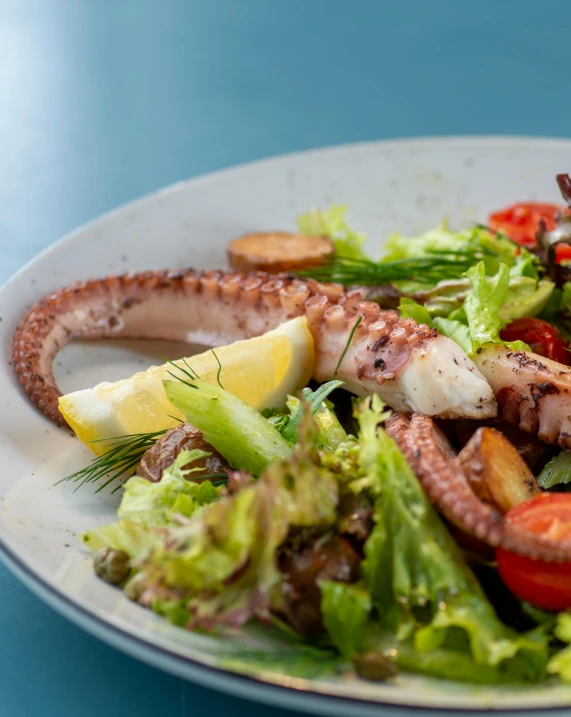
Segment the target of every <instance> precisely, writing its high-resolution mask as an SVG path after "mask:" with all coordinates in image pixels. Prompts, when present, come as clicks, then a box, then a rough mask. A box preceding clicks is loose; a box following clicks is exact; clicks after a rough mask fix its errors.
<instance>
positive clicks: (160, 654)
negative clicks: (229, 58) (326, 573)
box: [0, 134, 571, 715]
mask: <svg viewBox="0 0 571 717" xmlns="http://www.w3.org/2000/svg"><path fill="white" fill-rule="evenodd" d="M464 142H465V143H472V144H478V143H482V144H503V145H506V144H508V145H509V144H511V145H514V146H515V145H521V144H525V143H529V144H533V145H535V146H537V145H544V146H548V147H550V148H557V147H558V146H559V147H561V148H562V149H567V150H569V149H571V138H565V137H546V136H532V135H509V134H506V135H502V134H498V135H496V134H494V135H485V134H482V135H480V134H459V135H446V134H442V135H430V136H410V137H398V138H391V139H386V140H384V139H383V140H364V141H359V142H348V143H340V144H333V145H327V146H321V147H314V148H308V149H304V150H298V151H293V152H287V153H282V154H275V155H270V156H265V157H261V158H258V159H255V160H252V161H244V162H240V163H238V164H234V165H229V166H226V167H222V168H219V169H216V170H213V171H210V172H206V173H203V174H199V175H196V176H192V177H189V178H186V179H182V180H178V181H175V182H173V183H171V184H168V185H165V186H163V187H159V188H158V189H155V190H152V191H150V192H147V193H145V194H142V195H140V196H138V197H135V198H134V199H131V200H129V201H127V202H124V203H122V204H119V205H117V206H115V207H113V208H112V209H110V210H108V211H106V212H103V213H101V214H99V215H96V216H95V217H92V218H91V219H89V220H87V221H85V222H83V223H82V224H80V225H79V226H77V227H75V228H74V229H72V230H71V231H69V232H67V233H65V234H64V235H63V236H61V237H60V238H58V239H56V240H54V241H52V242H50V244H48V245H47V246H46V247H45V248H44V249H42V250H41V251H40V252H38V253H37V254H35V255H34V256H33V257H31V258H30V259H29V260H28V261H26V262H25V263H24V264H23V265H22V266H21V267H20V268H19V269H18V270H17V271H16V272H15V273H14V274H13V275H12V276H10V277H9V278H8V279H7V280H6V281H5V282H4V283H3V284H2V285H1V286H0V296H1V294H2V293H3V292H4V291H5V290H7V289H8V288H9V287H11V286H12V285H13V284H15V283H16V282H18V281H19V280H20V278H21V276H22V275H24V274H25V273H26V272H27V271H28V270H29V268H30V267H31V266H32V265H34V264H35V263H36V262H38V261H41V260H42V259H43V258H44V257H46V256H47V255H49V254H50V253H52V252H54V251H57V250H58V249H59V248H60V247H62V246H64V245H66V244H68V243H70V242H72V241H74V240H75V238H76V237H77V236H79V235H81V234H83V233H84V232H85V231H88V230H89V229H91V228H92V227H93V226H94V225H95V224H96V223H98V222H100V221H102V220H105V219H110V218H112V217H113V216H115V215H116V214H119V213H122V212H125V211H126V210H129V209H130V208H136V207H137V205H139V204H143V203H145V202H147V201H148V200H152V199H153V198H157V197H159V196H161V195H167V194H171V193H173V192H176V191H179V190H182V189H186V188H189V187H192V186H194V185H203V184H207V183H208V182H211V181H216V180H218V179H219V178H221V177H227V176H231V175H232V174H234V173H239V172H241V171H244V170H248V169H257V168H258V167H264V166H267V165H271V164H274V163H276V164H277V163H279V162H281V161H288V160H295V159H297V158H300V157H305V156H307V155H311V156H312V157H318V156H319V155H321V154H333V153H336V152H345V151H351V150H353V149H355V150H357V149H364V148H367V147H371V148H373V147H386V148H387V149H391V148H393V147H395V148H396V147H398V146H401V145H403V144H411V143H414V144H422V145H430V144H461V143H464ZM0 560H1V561H2V563H4V564H5V565H6V567H8V569H9V570H10V571H11V572H12V573H13V574H14V575H16V577H17V578H18V579H19V580H21V582H23V583H24V584H25V585H26V586H27V587H28V588H29V589H30V590H32V592H34V593H35V594H36V595H37V596H38V597H39V598H40V599H42V601H43V602H45V603H46V604H48V605H49V606H50V607H52V608H53V609H55V610H56V612H58V613H59V614H61V615H62V616H63V617H64V618H65V619H68V620H70V622H72V623H73V624H75V625H77V626H79V627H80V629H83V630H85V631H86V632H87V633H89V634H91V635H93V636H95V637H96V638H98V639H101V640H102V641H104V642H105V643H106V644H109V645H111V646H112V647H113V648H114V649H118V650H120V651H122V652H124V653H126V654H128V655H130V656H131V657H134V658H135V659H138V660H139V661H142V662H144V663H146V664H150V665H152V666H154V667H155V668H158V669H161V670H163V671H167V672H170V673H171V674H175V675H177V676H178V677H180V678H183V679H188V678H189V677H190V679H192V681H194V682H196V683H197V684H201V685H203V686H206V687H207V688H209V689H216V690H217V691H220V692H224V693H227V694H231V695H234V696H238V697H241V698H244V699H249V700H252V699H254V700H257V701H261V702H265V703H266V704H276V700H275V695H276V693H280V694H282V695H289V696H290V698H293V701H294V702H295V703H296V704H295V705H292V704H291V703H290V704H289V705H288V704H286V705H284V704H282V702H281V701H280V706H285V707H286V708H287V707H289V706H291V707H293V708H294V709H308V710H311V711H313V712H316V711H317V712H322V713H325V710H326V709H331V707H332V706H333V705H335V709H336V710H339V713H340V714H343V712H342V711H341V710H342V708H343V706H346V707H352V708H356V707H360V708H362V711H363V714H369V712H370V711H371V710H377V711H378V710H383V714H386V715H389V714H391V713H393V714H395V715H406V714H407V712H409V711H411V710H415V711H417V712H423V713H425V714H427V715H428V714H431V715H438V714H442V715H450V714H460V713H461V714H467V715H470V714H473V715H478V714H488V713H490V712H493V713H495V714H498V715H514V714H519V713H522V714H526V715H534V714H538V715H539V714H542V713H547V712H549V713H558V712H563V711H567V712H568V711H569V710H570V707H571V705H552V706H544V707H543V706H542V707H540V706H537V707H527V708H526V707H522V706H517V707H516V706H514V707H498V708H494V707H492V708H487V707H482V706H475V707H470V706H462V707H454V706H446V705H444V706H430V705H411V704H402V703H398V702H386V701H383V700H373V699H367V698H361V697H356V696H343V695H335V694H329V693H327V692H326V691H321V690H318V689H315V688H314V687H312V689H310V690H304V689H303V688H300V687H296V686H295V685H284V684H279V683H277V682H273V681H272V680H271V679H268V678H263V677H260V676H254V675H248V674H242V673H237V672H232V671H229V670H227V669H225V668H221V667H217V666H213V665H208V664H204V663H201V662H199V661H197V660H195V659H194V658H192V657H188V656H183V655H179V654H177V653H176V652H174V651H171V650H169V649H168V648H166V647H163V646H161V645H159V644H156V643H155V642H153V641H152V639H150V638H149V639H147V638H145V637H142V636H139V635H135V634H133V633H131V632H129V631H128V630H125V629H123V628H122V627H121V626H119V625H115V624H112V623H111V622H109V621H107V620H105V618H104V617H102V616H100V615H97V614H96V613H94V612H92V611H90V610H89V609H87V608H85V607H83V606H82V605H81V604H80V603H79V602H77V601H75V600H73V599H72V598H71V597H69V596H68V595H67V594H66V593H65V592H64V591H63V589H58V587H57V586H56V585H51V584H50V583H49V582H48V581H47V580H44V578H42V577H41V576H40V575H38V574H36V573H35V572H34V571H33V570H32V569H31V568H30V567H28V566H27V565H26V563H25V562H24V561H23V560H22V559H21V558H20V557H19V556H18V555H17V554H16V553H15V552H13V551H12V550H11V549H10V548H9V547H8V546H7V545H6V544H5V543H4V541H3V539H2V537H0ZM137 646H139V647H142V648H143V651H142V652H143V654H140V652H138V651H137V650H136V648H137ZM161 660H162V661H163V663H168V664H170V665H177V664H179V665H181V668H180V670H177V669H174V670H171V669H169V668H167V667H166V666H165V665H164V664H161ZM183 666H186V674H185V670H184V669H183ZM189 666H190V667H191V671H192V673H193V674H192V676H189V675H188V668H189ZM215 676H220V677H222V678H223V679H222V680H219V681H217V684H216V685H215V686H214V685H213V684H212V679H209V678H212V677H215ZM248 686H250V687H252V686H255V688H256V696H255V697H252V691H251V690H250V691H248ZM310 703H314V704H310ZM317 703H318V704H317ZM316 708H317V709H316ZM336 713H337V712H336ZM328 714H331V713H330V712H328Z"/></svg>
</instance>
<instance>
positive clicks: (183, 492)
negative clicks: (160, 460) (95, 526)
mask: <svg viewBox="0 0 571 717" xmlns="http://www.w3.org/2000/svg"><path fill="white" fill-rule="evenodd" d="M208 455H210V454H209V453H207V452H206V451H201V450H196V449H195V450H192V451H187V450H183V451H181V452H180V453H179V455H178V456H177V458H176V460H175V461H174V463H173V464H172V465H171V466H170V467H169V468H167V469H166V470H164V471H163V475H162V478H161V480H160V481H159V482H158V483H153V482H151V481H149V480H147V479H146V478H142V477H140V476H133V477H132V478H129V479H128V480H127V481H126V482H125V485H124V488H125V491H124V493H123V497H122V499H121V504H120V505H119V509H118V511H117V515H118V517H119V518H127V519H128V520H132V521H136V522H138V523H144V524H146V525H161V524H164V523H168V522H169V520H170V516H171V515H172V514H173V513H178V514H182V515H186V516H187V517H190V516H191V515H192V514H193V513H194V511H195V510H197V509H198V508H200V507H202V506H203V505H207V504H208V503H211V502H212V501H213V500H216V498H218V496H219V495H220V488H216V487H215V486H213V485H212V483H210V482H209V481H205V482H204V483H193V482H192V481H191V480H190V478H191V477H192V473H194V472H196V471H199V470H200V468H191V469H184V466H185V465H187V464H188V463H190V462H191V461H195V460H198V459H199V458H203V457H205V456H208Z"/></svg>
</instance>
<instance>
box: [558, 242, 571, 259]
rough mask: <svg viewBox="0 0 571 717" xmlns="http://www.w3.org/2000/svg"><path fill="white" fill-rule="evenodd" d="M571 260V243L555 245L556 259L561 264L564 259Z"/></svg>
mask: <svg viewBox="0 0 571 717" xmlns="http://www.w3.org/2000/svg"><path fill="white" fill-rule="evenodd" d="M570 260H571V246H570V245H569V244H556V245H555V261H556V262H557V263H558V264H559V263H561V262H562V261H570Z"/></svg>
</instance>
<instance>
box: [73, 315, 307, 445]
mask: <svg viewBox="0 0 571 717" xmlns="http://www.w3.org/2000/svg"><path fill="white" fill-rule="evenodd" d="M215 352H216V354H214V352H213V351H212V350H209V351H205V352H204V353H201V354H197V355H195V356H191V357H189V358H187V359H180V360H178V361H174V362H173V363H174V364H175V365H176V366H180V367H181V368H183V369H185V370H188V368H187V366H190V368H191V369H192V370H193V371H195V372H196V374H197V375H198V376H199V377H200V378H201V379H203V380H204V381H207V382H209V383H217V382H218V379H219V380H220V383H221V385H222V386H223V387H224V388H225V389H226V390H227V391H229V392H230V393H233V394H234V395H235V396H238V397H239V398H241V399H242V400H244V401H245V402H246V403H248V404H250V405H251V406H253V407H254V408H256V409H258V410H259V411H262V410H263V409H264V408H272V407H274V406H277V407H280V406H283V405H284V404H285V401H286V397H287V395H288V394H291V393H294V392H295V391H296V390H298V389H300V388H302V387H303V386H305V385H306V384H307V382H308V381H309V379H310V378H311V374H312V371H313V362H314V347H313V338H312V336H311V333H310V331H309V328H308V326H307V319H306V318H305V316H301V317H298V318H296V319H292V320H291V321H288V322H286V323H284V324H282V325H281V326H279V327H278V328H277V329H274V330H273V331H269V332H268V333H266V334H263V335H262V336H257V337H255V338H253V339H247V340H245V341H236V342H235V343H233V344H229V345H228V346H221V347H219V348H217V349H215ZM217 357H218V361H220V366H221V367H222V368H221V369H220V367H219V364H218V361H217V360H216V358H217ZM185 362H186V365H185ZM169 372H170V373H169ZM171 373H172V374H174V375H175V376H176V375H178V372H177V370H176V369H175V368H174V367H173V365H172V364H169V363H166V364H163V365H162V366H152V367H151V368H149V369H147V370H146V371H141V372H140V373H136V374H135V375H134V376H132V377H131V378H127V379H124V380H122V381H116V382H115V383H109V382H104V383H100V384H98V385H97V386H95V387H93V388H87V389H84V390H83V391H74V392H73V393H68V394H66V395H65V396H62V397H61V398H60V399H59V409H60V411H61V413H62V414H63V417H64V418H65V420H66V421H67V422H68V424H69V425H70V426H71V428H72V429H73V430H74V431H75V433H76V435H77V437H78V438H79V439H80V440H81V441H82V442H83V443H85V444H87V445H89V447H90V448H91V449H92V450H93V451H94V452H95V453H98V454H101V453H103V452H105V450H106V448H107V446H106V442H105V440H104V439H107V438H114V437H116V436H125V435H129V434H133V433H148V432H153V431H160V430H163V429H165V428H171V427H173V426H175V425H176V424H177V423H178V421H177V418H180V419H184V416H183V414H182V413H181V412H180V411H178V410H177V409H176V408H175V407H174V406H173V405H172V404H171V403H170V402H169V401H168V399H167V396H166V393H165V389H164V387H163V381H164V380H166V379H171V378H172V376H171ZM218 374H220V375H218ZM180 376H181V377H182V378H185V379H186V377H185V376H184V375H183V374H182V373H180ZM93 441H102V442H100V443H97V442H96V443H94V442H93Z"/></svg>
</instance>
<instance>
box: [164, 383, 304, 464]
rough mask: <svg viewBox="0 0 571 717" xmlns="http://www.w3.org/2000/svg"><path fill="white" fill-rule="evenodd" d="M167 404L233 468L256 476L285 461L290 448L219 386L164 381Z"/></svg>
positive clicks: (250, 409)
mask: <svg viewBox="0 0 571 717" xmlns="http://www.w3.org/2000/svg"><path fill="white" fill-rule="evenodd" d="M164 386H165V391H166V394H167V397H168V399H169V401H170V402H171V403H172V404H173V405H174V406H176V407H177V408H178V409H179V410H180V411H182V412H183V413H184V415H185V416H186V418H187V420H188V422H189V423H191V424H192V425H193V426H195V427H196V428H198V430H199V431H201V432H202V434H203V435H204V438H205V440H206V441H207V442H208V443H210V444H211V445H212V446H214V448H216V450H217V451H218V452H219V453H220V454H221V455H223V456H224V458H226V460H227V461H228V463H229V464H230V465H231V466H232V467H233V468H238V469H240V470H245V471H248V472H249V473H253V474H254V475H256V476H258V475H260V473H261V472H262V471H263V470H264V468H266V466H267V465H269V464H270V463H274V462H276V461H283V460H287V459H288V458H289V457H290V455H291V451H292V446H291V444H290V443H288V442H287V441H286V440H285V438H283V437H282V435H281V434H280V433H279V431H277V430H276V429H275V428H274V427H273V426H272V425H271V424H270V423H269V422H268V421H267V420H266V419H265V418H264V417H263V416H262V415H261V414H260V413H258V412H257V411H256V409H255V408H252V407H251V406H249V405H248V404H247V403H244V401H242V400H241V399H240V398H238V397H237V396H234V395H233V394H231V393H229V392H228V391H225V390H224V389H223V388H220V386H214V385H212V384H209V383H206V382H205V381H201V380H200V379H193V385H191V384H190V383H182V382H178V381H165V382H164Z"/></svg>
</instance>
